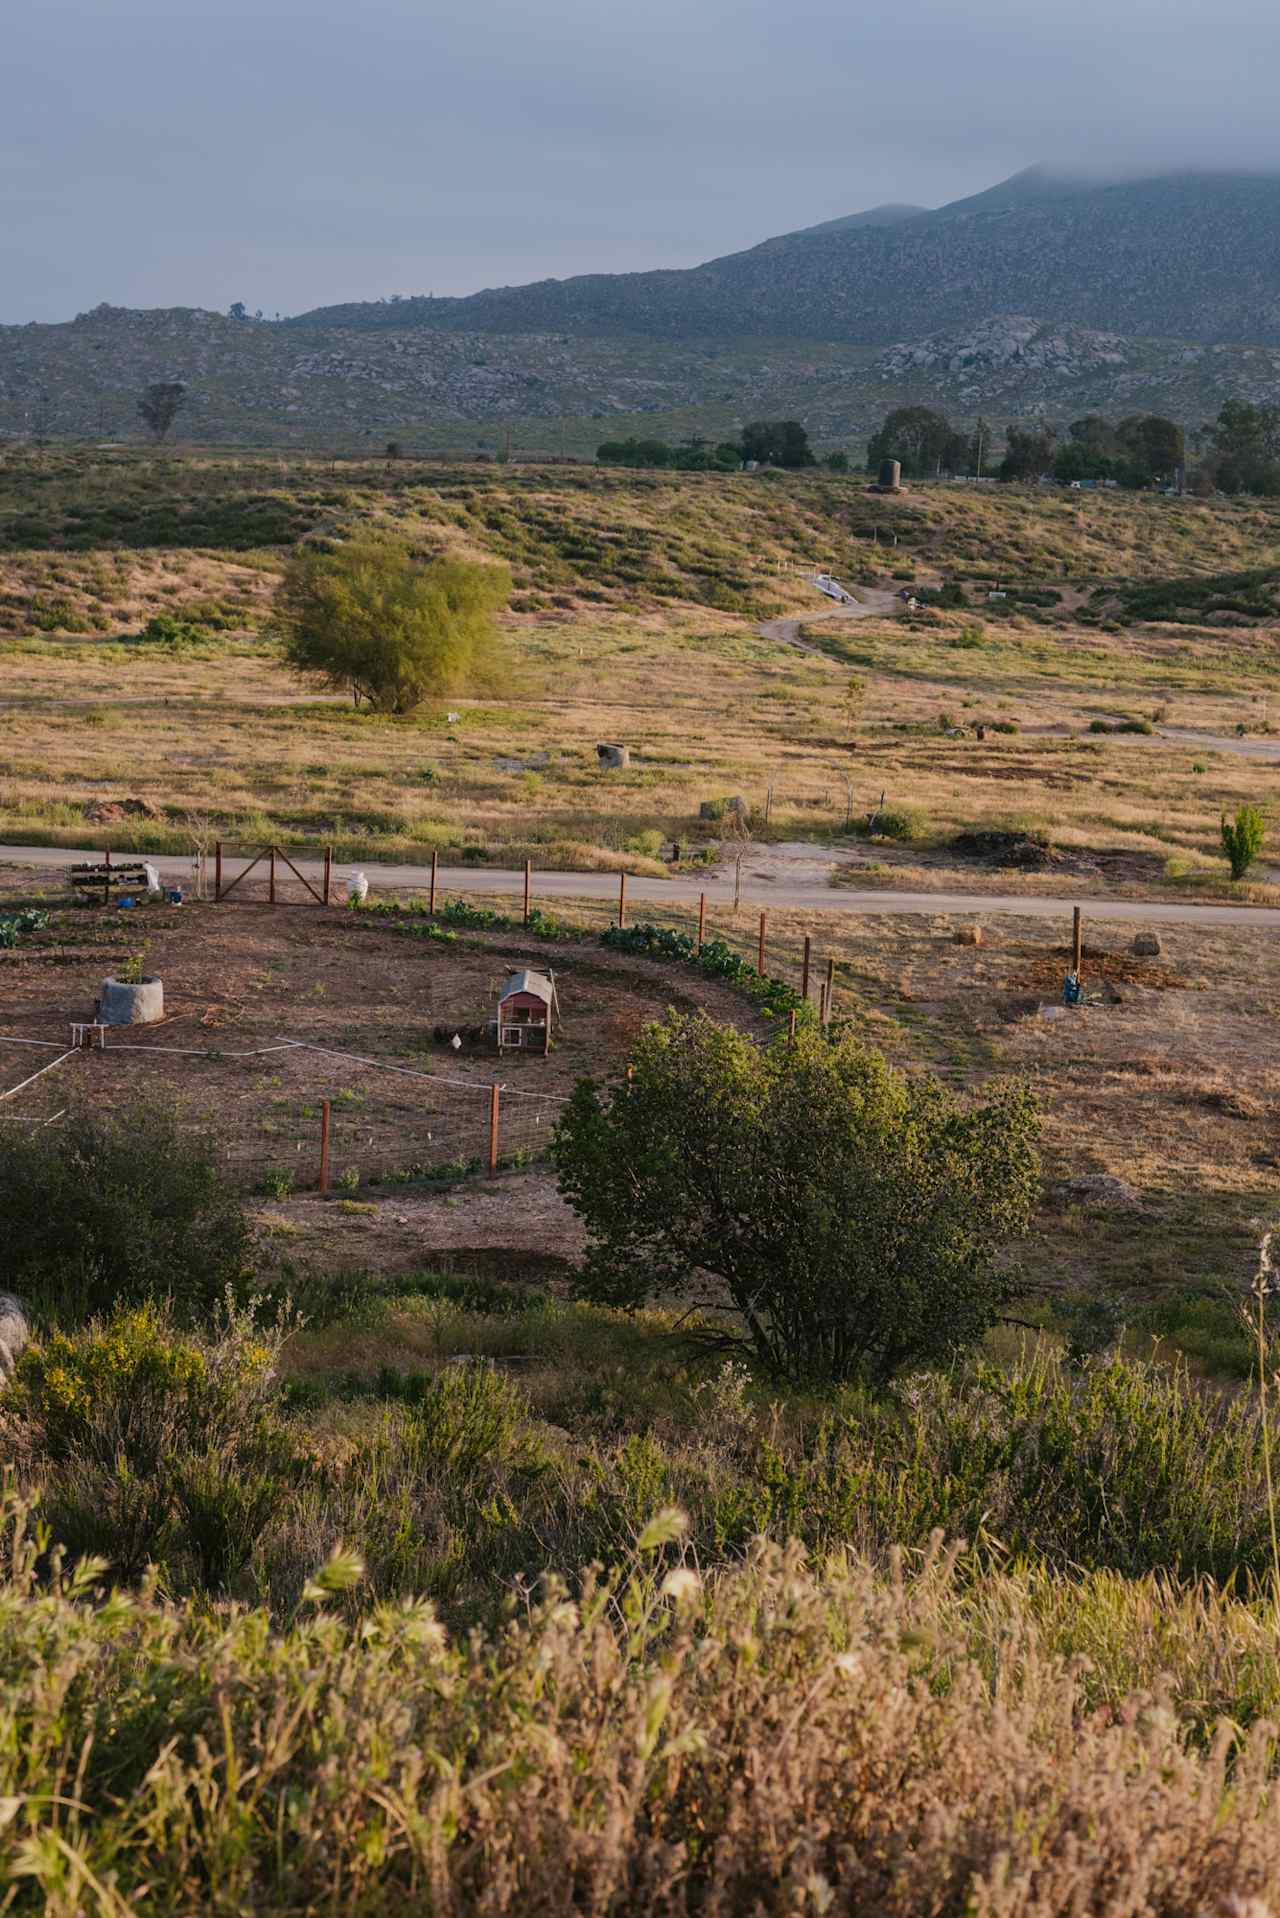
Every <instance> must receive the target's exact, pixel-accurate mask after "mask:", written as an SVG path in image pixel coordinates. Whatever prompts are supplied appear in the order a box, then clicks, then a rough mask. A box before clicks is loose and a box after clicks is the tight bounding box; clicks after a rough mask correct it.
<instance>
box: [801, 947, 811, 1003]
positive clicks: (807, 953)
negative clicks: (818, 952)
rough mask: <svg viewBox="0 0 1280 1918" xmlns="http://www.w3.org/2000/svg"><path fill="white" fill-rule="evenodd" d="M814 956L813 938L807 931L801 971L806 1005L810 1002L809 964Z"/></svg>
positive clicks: (802, 990) (803, 997)
mask: <svg viewBox="0 0 1280 1918" xmlns="http://www.w3.org/2000/svg"><path fill="white" fill-rule="evenodd" d="M812 957H813V940H812V939H811V938H810V936H809V934H808V933H807V932H806V934H805V936H804V965H803V966H802V968H801V972H800V997H801V998H802V999H803V1000H804V1002H805V1004H806V1005H808V1003H809V966H810V962H811V960H812Z"/></svg>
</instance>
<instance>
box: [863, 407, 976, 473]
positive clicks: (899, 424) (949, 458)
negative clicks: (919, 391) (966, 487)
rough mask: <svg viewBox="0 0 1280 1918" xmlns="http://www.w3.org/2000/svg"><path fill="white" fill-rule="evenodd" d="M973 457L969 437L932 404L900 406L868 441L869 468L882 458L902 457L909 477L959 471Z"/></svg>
mask: <svg viewBox="0 0 1280 1918" xmlns="http://www.w3.org/2000/svg"><path fill="white" fill-rule="evenodd" d="M970 458H971V447H970V443H969V439H968V438H967V437H966V436H965V435H964V434H963V433H957V432H956V430H955V428H954V427H953V426H952V424H951V422H950V420H949V419H948V418H947V416H946V414H945V413H935V412H934V410H933V408H932V407H930V406H896V407H895V408H894V409H893V411H892V413H888V414H886V416H885V419H884V423H883V424H882V426H881V427H880V430H879V432H878V433H873V434H872V436H871V438H870V440H869V441H868V442H867V471H868V472H869V473H874V472H876V471H877V470H878V468H879V466H880V462H881V461H882V460H898V461H899V462H900V463H901V466H902V471H903V474H904V475H905V477H906V478H907V479H929V478H932V477H933V475H935V474H937V473H939V472H943V473H957V472H959V471H960V470H961V469H962V468H967V467H968V465H969V463H970Z"/></svg>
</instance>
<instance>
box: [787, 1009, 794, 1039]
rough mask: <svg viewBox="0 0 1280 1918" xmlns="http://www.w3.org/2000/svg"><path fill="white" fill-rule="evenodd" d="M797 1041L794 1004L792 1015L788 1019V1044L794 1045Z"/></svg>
mask: <svg viewBox="0 0 1280 1918" xmlns="http://www.w3.org/2000/svg"><path fill="white" fill-rule="evenodd" d="M795 1042H796V1009H795V1007H794V1006H792V1008H791V1017H790V1019H789V1020H788V1021H787V1044H788V1045H789V1046H793V1045H794V1044H795Z"/></svg>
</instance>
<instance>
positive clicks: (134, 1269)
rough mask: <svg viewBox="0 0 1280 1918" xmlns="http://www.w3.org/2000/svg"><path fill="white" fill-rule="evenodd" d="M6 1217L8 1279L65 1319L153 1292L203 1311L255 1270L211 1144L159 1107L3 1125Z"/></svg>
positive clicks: (1, 1211) (49, 1313)
mask: <svg viewBox="0 0 1280 1918" xmlns="http://www.w3.org/2000/svg"><path fill="white" fill-rule="evenodd" d="M0 1218H3V1220H4V1222H5V1281H6V1284H8V1285H9V1286H11V1287H12V1288H13V1290H14V1291H16V1292H18V1293H19V1294H20V1295H21V1296H22V1297H23V1298H24V1299H25V1300H26V1301H27V1304H28V1306H29V1307H30V1308H31V1310H32V1311H33V1313H34V1314H35V1315H36V1317H37V1318H38V1319H46V1320H48V1319H52V1318H55V1317H56V1318H57V1320H58V1321H59V1322H60V1323H62V1324H64V1325H66V1324H74V1323H76V1322H77V1321H79V1320H82V1319H85V1318H88V1317H90V1316H91V1315H92V1314H94V1313H96V1312H103V1311H109V1310H111V1309H113V1308H114V1307H116V1306H119V1305H126V1304H139V1303H141V1302H143V1301H145V1300H148V1299H171V1300H172V1301H173V1305H174V1310H175V1312H177V1313H178V1314H179V1315H180V1316H184V1317H190V1318H198V1317H199V1316H200V1315H201V1314H203V1313H205V1312H207V1311H208V1310H209V1308H210V1307H211V1306H212V1305H213V1304H215V1303H216V1301H217V1300H219V1299H220V1298H221V1297H222V1295H223V1291H224V1289H225V1287H226V1286H227V1285H228V1284H232V1285H237V1286H238V1285H240V1284H241V1283H242V1282H243V1281H244V1279H245V1277H246V1274H247V1270H248V1263H249V1244H250V1236H249V1227H248V1223H247V1221H246V1219H245V1217H244V1213H243V1211H242V1209H241V1206H240V1203H239V1201H238V1199H237V1198H236V1197H235V1196H234V1194H233V1193H232V1192H231V1191H230V1190H229V1188H228V1187H227V1186H226V1185H225V1184H224V1182H223V1179H222V1175H221V1172H220V1169H219V1163H218V1155H217V1151H216V1148H215V1147H214V1146H213V1144H212V1142H210V1141H208V1140H206V1139H204V1138H202V1137H201V1136H199V1135H198V1134H196V1133H193V1132H191V1131H189V1130H187V1129H186V1127H184V1126H183V1125H182V1124H181V1123H180V1122H179V1120H178V1118H177V1116H176V1114H175V1113H174V1112H173V1111H171V1110H170V1109H168V1108H166V1107H163V1106H158V1105H155V1104H147V1105H137V1106H133V1107H129V1108H125V1109H124V1110H122V1111H119V1112H116V1113H104V1112H96V1111H87V1110H83V1109H76V1110H73V1111H72V1112H71V1113H70V1114H69V1115H68V1117H67V1119H66V1120H65V1121H64V1122H63V1123H62V1124H61V1125H59V1126H57V1127H45V1126H39V1127H34V1128H32V1129H30V1130H27V1129H26V1128H22V1129H19V1128H17V1127H12V1128H10V1127H6V1128H3V1129H0Z"/></svg>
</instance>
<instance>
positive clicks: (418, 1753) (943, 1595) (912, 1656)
mask: <svg viewBox="0 0 1280 1918" xmlns="http://www.w3.org/2000/svg"><path fill="white" fill-rule="evenodd" d="M5 1521H6V1531H7V1533H8V1535H9V1540H10V1548H9V1559H10V1562H9V1564H8V1566H7V1568H6V1572H5V1576H4V1583H3V1587H2V1588H0V1661H2V1670H3V1684H4V1702H3V1727H4V1728H3V1737H2V1738H0V1882H4V1883H6V1884H7V1886H8V1891H7V1894H6V1901H5V1903H6V1908H7V1909H11V1910H17V1911H24V1910H26V1911H34V1910H40V1911H43V1912H47V1913H49V1914H51V1915H52V1918H72V1915H73V1914H75V1915H76V1918H79V1914H82V1913H94V1914H97V1913H110V1914H119V1913H123V1912H126V1911H134V1910H138V1909H144V1910H148V1911H164V1912H173V1913H178V1912H197V1911H198V1912H201V1913H233V1912H234V1913H242V1912H248V1911H252V1912H254V1913H256V1914H285V1913H288V1914H302V1913H312V1912H320V1911H324V1912H326V1913H329V1912H333V1913H338V1912H341V1913H361V1912H368V1913H372V1912H385V1911H390V1910H397V1911H415V1912H423V1913H428V1912H429V1913H432V1914H438V1915H440V1918H444V1915H445V1914H450V1915H452V1914H461V1913H464V1912H465V1913H484V1914H498V1913H508V1912H517V1911H518V1912H519V1913H521V1914H522V1918H535V1915H540V1914H546V1918H552V1915H553V1914H554V1915H555V1918H560V1914H563V1913H566V1912H569V1911H579V1912H585V1913H593V1914H597V1913H598V1914H603V1913H621V1912H644V1913H669V1914H676V1913H680V1914H683V1913H693V1912H697V1913H699V1914H724V1915H725V1918H728V1915H729V1914H732V1915H733V1918H741V1915H742V1914H755V1913H760V1914H765V1913H767V1914H774V1913H777V1914H782V1913H787V1914H792V1913H794V1914H800V1913H810V1912H815V1913H819V1912H820V1913H854V1912H858V1913H865V1912H872V1911H874V1912H876V1913H878V1914H881V1913H882V1914H886V1918H892V1915H893V1914H901V1915H902V1918H907V1915H908V1914H910V1915H911V1918H916V1914H919V1913H923V1912H931V1913H948V1912H955V1913H961V1912H964V1913H972V1914H981V1915H982V1918H995V1915H996V1914H1012V1913H1015V1912H1016V1913H1019V1914H1025V1913H1030V1912H1035V1913H1049V1912H1063V1911H1068V1910H1069V1911H1072V1912H1081V1913H1084V1912H1098V1913H1102V1912H1105V1913H1107V1914H1108V1915H1109V1918H1111V1915H1113V1914H1121V1913H1138V1912H1141V1913H1144V1914H1153V1913H1154V1914H1169V1918H1173V1914H1185V1913H1191V1912H1195V1913H1206V1914H1207V1913H1218V1912H1221V1913H1224V1914H1226V1913H1239V1912H1241V1911H1243V1910H1245V1909H1249V1910H1250V1911H1252V1910H1253V1909H1254V1908H1253V1907H1246V1906H1245V1905H1243V1904H1242V1902H1241V1901H1243V1900H1247V1899H1249V1898H1251V1897H1262V1896H1264V1895H1265V1894H1266V1892H1267V1890H1268V1888H1269V1887H1270V1886H1272V1885H1273V1884H1274V1883H1275V1882H1276V1881H1277V1874H1278V1873H1280V1819H1278V1817H1277V1814H1278V1813H1280V1798H1278V1796H1277V1787H1276V1785H1275V1784H1274V1782H1273V1780H1272V1776H1271V1767H1272V1759H1273V1756H1274V1752H1273V1745H1274V1740H1273V1734H1272V1732H1271V1730H1270V1729H1269V1728H1266V1727H1262V1726H1260V1727H1259V1728H1257V1729H1256V1730H1255V1731H1254V1732H1252V1733H1250V1734H1247V1735H1246V1734H1242V1733H1239V1732H1238V1731H1236V1730H1235V1729H1234V1728H1233V1727H1231V1726H1230V1725H1226V1726H1224V1727H1223V1728H1222V1729H1221V1730H1220V1731H1219V1732H1217V1733H1216V1734H1214V1735H1213V1736H1211V1737H1209V1738H1207V1739H1205V1738H1202V1737H1199V1736H1197V1735H1196V1734H1194V1733H1192V1732H1191V1731H1189V1729H1188V1726H1187V1724H1186V1722H1185V1721H1183V1720H1182V1719H1181V1717H1180V1714H1179V1711H1178V1709H1177V1708H1176V1707H1175V1705H1174V1704H1173V1703H1172V1702H1171V1701H1170V1699H1169V1698H1168V1697H1167V1696H1165V1695H1163V1694H1162V1693H1161V1691H1159V1690H1156V1691H1153V1692H1151V1693H1137V1694H1134V1695H1133V1696H1132V1697H1130V1698H1128V1699H1127V1700H1126V1701H1124V1702H1123V1703H1122V1704H1120V1705H1118V1706H1114V1705H1113V1706H1109V1707H1106V1708H1103V1709H1096V1708H1094V1707H1092V1706H1091V1705H1090V1702H1089V1698H1088V1694H1087V1689H1086V1686H1087V1661H1084V1660H1079V1659H1076V1660H1064V1659H1062V1658H1060V1657H1057V1656H1055V1655H1053V1653H1052V1652H1051V1651H1050V1650H1049V1649H1048V1644H1047V1640H1046V1636H1045V1633H1044V1632H1043V1631H1042V1629H1041V1627H1040V1626H1039V1625H1038V1624H1037V1623H1036V1612H1035V1608H1034V1606H1032V1605H1029V1604H1027V1603H1025V1602H1022V1601H1021V1600H1018V1599H1017V1596H1016V1595H1017V1585H1016V1581H1003V1584H1004V1587H1005V1591H1006V1599H1007V1600H1009V1601H1010V1602H1007V1603H1006V1604H1005V1605H1004V1607H1003V1609H1001V1607H999V1606H997V1607H996V1608H995V1609H994V1610H988V1611H987V1612H986V1613H985V1614H984V1615H983V1616H984V1617H985V1621H986V1629H985V1634H984V1630H983V1629H980V1626H979V1613H978V1611H975V1609H974V1607H973V1605H972V1602H971V1600H970V1599H969V1598H966V1596H965V1593H964V1589H963V1581H962V1580H960V1579H959V1578H958V1576H957V1570H956V1565H955V1563H954V1562H953V1560H952V1558H950V1557H948V1556H947V1555H945V1554H944V1553H942V1552H941V1551H940V1550H939V1549H938V1548H936V1547H935V1548H934V1549H933V1550H932V1551H931V1552H930V1553H929V1554H926V1555H925V1557H924V1559H923V1560H921V1561H917V1563H916V1566H915V1569H914V1570H913V1571H911V1572H910V1573H906V1572H904V1571H902V1570H901V1569H898V1570H897V1571H896V1572H895V1573H892V1574H891V1575H890V1576H888V1577H881V1578H877V1577H876V1576H875V1575H874V1574H873V1573H872V1572H870V1571H869V1570H867V1569H865V1568H863V1567H861V1566H860V1565H858V1564H857V1563H855V1562H853V1561H850V1560H847V1559H843V1558H837V1559H835V1560H833V1561H831V1562H830V1563H828V1564H826V1565H825V1566H822V1567H816V1566H813V1565H809V1564H807V1563H806V1562H805V1561H804V1559H803V1558H802V1556H801V1555H800V1554H799V1552H798V1550H797V1549H792V1550H789V1551H784V1550H781V1549H779V1548H776V1547H770V1546H764V1545H761V1546H759V1547H757V1548H756V1549H755V1550H754V1551H753V1552H752V1553H751V1554H750V1555H749V1556H748V1558H747V1560H746V1561H745V1562H744V1563H742V1564H741V1565H740V1566H738V1567H737V1568H736V1569H732V1570H727V1571H725V1572H723V1573H721V1574H720V1575H718V1576H717V1577H716V1578H715V1579H714V1580H713V1581H710V1582H709V1583H708V1584H706V1585H703V1584H702V1583H700V1582H699V1579H698V1577H697V1575H696V1573H695V1572H694V1571H693V1569H692V1568H691V1566H689V1565H688V1564H685V1563H681V1562H680V1560H681V1549H680V1545H679V1542H678V1541H679V1534H680V1529H681V1528H680V1521H679V1518H678V1515H675V1514H664V1515H662V1516H661V1517H660V1518H659V1519H658V1520H656V1521H655V1522H654V1523H653V1524H652V1525H651V1526H650V1527H649V1528H648V1529H647V1531H646V1532H645V1533H644V1534H642V1536H641V1538H640V1539H639V1540H638V1542H637V1549H636V1552H635V1555H634V1557H633V1559H632V1561H631V1564H630V1565H629V1567H627V1568H626V1569H625V1570H624V1571H623V1572H622V1573H621V1574H619V1575H618V1576H617V1577H616V1578H615V1579H614V1580H613V1581H611V1582H608V1583H601V1582H599V1581H598V1580H596V1579H594V1578H592V1577H591V1576H588V1577H587V1578H586V1580H585V1581H584V1582H583V1583H582V1585H581V1586H580V1587H579V1589H578V1590H577V1592H576V1594H574V1595H572V1596H571V1594H570V1591H569V1588H568V1587H566V1586H564V1585H562V1584H560V1583H558V1582H555V1581H552V1582H550V1583H548V1585H547V1586H546V1587H545V1588H544V1589H543V1591H542V1592H541V1593H540V1594H539V1595H538V1596H537V1598H536V1599H535V1600H532V1601H531V1602H530V1603H529V1604H528V1605H527V1607H515V1606H513V1607H512V1611H511V1615H510V1617H509V1620H508V1622H507V1623H506V1625H505V1626H502V1627H499V1628H496V1629H494V1630H493V1631H492V1632H491V1633H489V1634H488V1635H476V1636H474V1637H473V1638H472V1639H471V1640H470V1641H469V1642H466V1643H455V1642H450V1640H449V1639H448V1638H447V1637H446V1635H445V1633H444V1631H443V1630H442V1628H441V1627H440V1625H439V1623H438V1622H437V1620H436V1618H435V1616H434V1614H433V1612H432V1610H431V1608H430V1607H429V1606H428V1605H427V1604H425V1603H423V1602H413V1601H406V1602H403V1603H395V1604H388V1605H384V1606H381V1607H379V1608H377V1609H375V1610H374V1611H373V1612H371V1613H370V1614H368V1615H366V1616H365V1617H364V1618H363V1620H361V1621H360V1622H358V1623H350V1622H346V1621H344V1620H343V1619H342V1618H341V1617H339V1616H338V1615H337V1613H336V1612H335V1611H333V1610H331V1609H330V1603H329V1600H330V1594H331V1593H336V1592H337V1591H338V1590H340V1589H341V1588H342V1586H343V1585H344V1584H346V1583H348V1582H349V1581H350V1579H351V1578H352V1577H354V1576H355V1575H356V1568H355V1567H354V1566H353V1565H351V1564H350V1563H344V1562H343V1561H342V1560H341V1559H337V1560H335V1561H334V1563H333V1564H332V1565H331V1566H330V1568H329V1569H328V1571H327V1572H325V1573H322V1574H321V1575H320V1576H319V1577H318V1579H317V1580H316V1581H315V1583H314V1584H313V1585H312V1587H311V1588H310V1589H309V1591H308V1593H307V1594H306V1597H305V1598H304V1602H303V1604H302V1606H301V1607H300V1609H299V1612H298V1615H297V1616H296V1617H295V1619H294V1620H293V1621H292V1622H291V1623H290V1624H289V1625H288V1626H287V1627H286V1628H284V1629H282V1630H279V1631H273V1630H272V1628H271V1627H270V1625H269V1623H268V1621H267V1619H266V1618H265V1616H264V1615H263V1614H262V1613H260V1612H256V1611H237V1610H235V1609H210V1608H209V1607H208V1606H207V1605H203V1604H192V1605H185V1606H180V1607H178V1606H170V1605H166V1604H165V1602H164V1601H163V1600H162V1599H161V1597H160V1596H159V1595H158V1594H157V1593H156V1592H155V1591H153V1590H144V1591H143V1592H142V1593H141V1594H140V1595H137V1596H134V1597H125V1596H123V1595H119V1594H114V1595H105V1594H103V1593H101V1592H98V1591H97V1590H95V1588H94V1583H93V1578H92V1575H91V1571H90V1570H87V1569H86V1570H82V1571H80V1572H78V1573H74V1574H65V1573H62V1574H58V1575H56V1576H55V1578H54V1580H53V1582H52V1583H51V1584H49V1583H45V1584H42V1583H41V1582H40V1581H39V1579H38V1577H37V1569H36V1568H37V1559H38V1555H39V1554H38V1541H37V1540H36V1539H35V1538H34V1537H33V1534H32V1530H31V1525H30V1514H29V1513H27V1512H25V1511H24V1509H23V1508H22V1507H21V1506H20V1505H18V1504H17V1502H16V1501H14V1500H12V1499H10V1500H9V1502H8V1506H7V1509H6V1512H5ZM1167 1596H1168V1597H1169V1598H1170V1600H1171V1602H1172V1603H1173V1606H1174V1609H1175V1610H1176V1609H1177V1606H1178V1604H1179V1602H1181V1601H1178V1600H1177V1599H1176V1596H1175V1595H1173V1594H1168V1595H1167ZM1024 1597H1025V1595H1024ZM1159 1602H1160V1592H1159V1589H1158V1588H1157V1587H1156V1586H1154V1585H1149V1586H1148V1587H1147V1597H1146V1602H1145V1610H1146V1611H1147V1612H1150V1611H1151V1610H1152V1608H1153V1607H1155V1606H1157V1605H1158V1604H1159ZM1185 1609H1186V1608H1185V1605H1184V1611H1185ZM1117 1616H1119V1614H1117ZM1186 1619H1187V1623H1188V1627H1189V1629H1191V1630H1192V1631H1193V1632H1199V1633H1201V1634H1207V1635H1209V1636H1220V1635H1221V1634H1223V1633H1224V1632H1230V1631H1231V1630H1233V1629H1236V1630H1238V1627H1232V1626H1231V1624H1230V1622H1229V1620H1228V1619H1227V1617H1226V1614H1225V1612H1224V1609H1223V1607H1222V1606H1221V1604H1220V1603H1218V1602H1217V1601H1215V1602H1214V1603H1212V1604H1202V1605H1200V1607H1199V1608H1198V1609H1196V1608H1194V1607H1193V1608H1192V1610H1191V1611H1190V1612H1187V1614H1186ZM1130 1622H1131V1624H1134V1623H1136V1622H1137V1619H1136V1615H1134V1616H1133V1617H1132V1618H1131V1620H1130ZM1151 1622H1152V1621H1151V1620H1150V1619H1149V1618H1148V1620H1147V1623H1148V1625H1150V1623H1151ZM966 1634H967V1635H966ZM984 1637H985V1642H982V1641H983V1640H984ZM1265 1909H1267V1907H1266V1906H1265V1905H1259V1906H1258V1907H1257V1910H1258V1911H1259V1912H1261V1911H1263V1910H1265Z"/></svg>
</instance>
